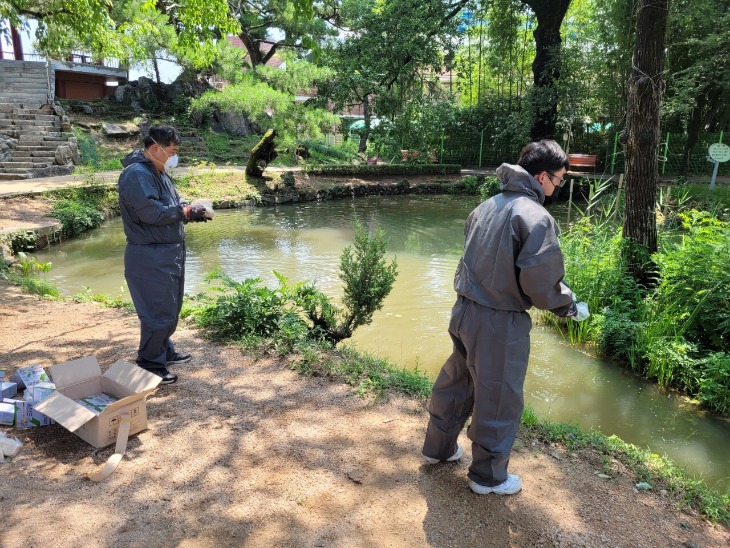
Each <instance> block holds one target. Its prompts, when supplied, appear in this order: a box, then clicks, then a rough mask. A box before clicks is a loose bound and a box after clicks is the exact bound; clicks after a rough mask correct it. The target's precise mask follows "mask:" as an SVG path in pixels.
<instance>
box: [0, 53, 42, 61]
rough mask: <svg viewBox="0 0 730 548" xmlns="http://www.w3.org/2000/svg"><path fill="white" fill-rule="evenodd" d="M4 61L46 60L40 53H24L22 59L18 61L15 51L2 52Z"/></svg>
mask: <svg viewBox="0 0 730 548" xmlns="http://www.w3.org/2000/svg"><path fill="white" fill-rule="evenodd" d="M2 60H3V61H40V62H45V61H46V58H45V56H44V55H41V54H39V53H24V54H23V58H22V59H16V58H15V52H14V51H3V52H2Z"/></svg>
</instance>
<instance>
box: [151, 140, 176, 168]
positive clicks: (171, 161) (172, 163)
mask: <svg viewBox="0 0 730 548" xmlns="http://www.w3.org/2000/svg"><path fill="white" fill-rule="evenodd" d="M152 142H154V143H155V144H156V145H157V146H158V147H160V150H161V151H162V153H163V154H164V155H165V156H167V160H165V169H172V168H174V167H177V162H178V160H179V158H178V156H177V154H175V155H173V156H170V155H168V154H167V152H165V149H164V148H162V145H161V144H160V143H158V142H157V141H155V140H154V139H152Z"/></svg>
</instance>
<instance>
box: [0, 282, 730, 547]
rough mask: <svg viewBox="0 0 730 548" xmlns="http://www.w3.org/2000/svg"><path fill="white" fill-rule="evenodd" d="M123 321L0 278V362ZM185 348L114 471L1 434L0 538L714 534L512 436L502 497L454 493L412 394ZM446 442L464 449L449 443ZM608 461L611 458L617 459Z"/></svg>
mask: <svg viewBox="0 0 730 548" xmlns="http://www.w3.org/2000/svg"><path fill="white" fill-rule="evenodd" d="M137 330H138V324H137V319H136V317H135V316H134V315H129V314H126V313H124V312H122V311H119V310H110V309H103V308H100V307H99V306H98V305H96V304H77V303H59V302H53V301H44V300H39V299H36V298H35V297H31V296H28V295H23V294H21V293H19V292H18V291H17V290H16V289H15V288H11V287H8V286H6V285H0V368H4V369H9V370H13V369H14V368H16V367H19V366H23V365H28V364H32V363H39V364H41V365H43V366H48V365H52V364H54V363H58V362H61V361H64V360H68V359H74V358H78V357H81V356H84V355H87V354H91V353H94V354H96V355H97V357H98V359H99V362H100V363H101V364H102V368H105V367H107V366H108V365H110V364H111V363H113V362H114V361H115V360H117V359H119V358H123V359H127V360H130V361H131V360H132V359H133V358H134V354H135V349H136V343H137V333H138V331H137ZM176 340H177V342H178V346H179V347H180V348H182V349H185V350H189V351H191V352H193V353H194V359H193V360H192V361H191V362H188V363H186V364H183V365H180V366H177V367H175V371H176V372H177V373H178V374H179V376H180V380H179V381H178V382H177V383H176V384H173V385H170V386H166V387H161V388H159V389H158V390H157V392H156V393H155V394H153V395H152V396H151V397H149V399H148V413H149V417H150V420H149V430H147V431H145V432H143V433H141V434H139V435H137V436H134V437H132V438H131V439H130V441H129V445H128V450H127V453H126V456H125V457H124V459H123V461H122V463H121V465H120V467H119V469H118V470H117V471H116V472H115V473H114V474H113V475H112V476H111V477H110V478H109V479H107V480H105V481H104V482H102V483H99V484H94V483H91V482H89V481H88V480H86V479H84V474H85V473H86V472H90V471H94V470H96V469H97V468H98V467H99V466H100V465H101V463H103V462H104V461H105V460H106V458H108V456H109V455H110V454H111V453H112V452H113V451H112V449H111V448H106V449H101V450H95V449H93V448H92V447H91V446H90V445H88V444H86V443H85V442H83V441H81V440H80V439H79V438H77V437H76V436H75V435H73V434H72V433H70V432H68V431H66V430H65V429H64V428H62V427H61V426H58V425H55V426H49V427H42V428H35V429H27V430H22V431H19V430H13V429H10V428H5V427H2V429H3V431H5V432H7V433H8V434H10V435H17V436H19V437H20V439H21V440H22V441H23V444H24V446H23V449H22V450H21V452H20V454H19V455H18V456H17V457H16V458H14V459H13V460H12V461H7V462H5V463H4V464H3V465H2V466H1V467H0V475H2V481H1V482H0V515H2V523H1V524H0V546H3V547H16V546H18V547H20V546H79V547H80V546H84V547H94V546H140V547H141V546H262V547H269V546H317V547H348V548H349V547H357V546H363V547H365V546H367V547H369V546H372V547H381V546H438V547H442V546H455V547H457V546H458V547H463V546H494V547H507V546H510V547H512V546H513V547H527V546H560V547H565V546H591V547H592V546H596V547H599V546H627V547H629V546H630V547H644V546H645V547H652V548H654V547H658V546H662V547H663V546H678V547H680V546H699V547H715V546H716V547H724V546H728V544H730V533H729V532H728V530H727V529H726V528H724V527H720V526H714V527H713V526H711V525H709V524H707V523H706V522H703V521H700V520H698V519H696V517H694V516H692V515H688V514H683V513H680V512H678V511H677V510H675V509H674V506H673V504H672V502H671V501H670V500H669V498H668V497H667V496H666V495H665V496H662V495H660V494H658V493H654V492H641V493H638V492H635V491H634V490H633V484H634V481H633V478H632V477H630V475H628V474H626V473H621V472H620V471H619V473H618V474H617V476H616V477H615V478H614V479H611V480H603V479H600V478H599V477H598V476H597V475H596V474H595V472H596V471H597V470H598V469H599V468H600V461H599V462H596V463H595V464H591V455H586V454H583V455H580V454H575V455H569V454H567V453H565V452H564V451H563V449H561V448H559V447H546V446H544V445H543V444H541V443H538V442H536V441H534V440H530V439H526V438H525V437H523V436H521V437H520V438H519V439H518V442H517V446H516V449H517V450H516V452H515V453H514V456H513V459H512V464H511V468H512V470H513V471H514V472H517V473H519V474H521V475H522V478H523V482H524V489H523V491H522V493H520V494H518V495H515V496H512V497H497V496H495V495H489V496H482V497H480V496H478V495H475V494H473V493H471V491H469V489H468V486H467V482H466V478H465V476H466V471H467V468H468V465H469V461H470V451H469V450H468V449H467V451H466V453H465V455H464V458H463V459H462V461H461V462H460V463H458V464H449V465H437V466H428V465H425V464H424V463H423V461H422V459H421V458H420V455H419V452H420V445H421V442H422V436H423V431H424V428H425V425H426V421H427V415H426V413H425V411H424V409H423V407H424V406H423V404H422V403H417V402H414V401H411V400H408V399H404V398H399V397H393V398H391V399H390V400H389V401H388V402H386V403H377V404H376V403H373V402H370V401H368V400H365V399H362V398H360V397H358V396H355V395H353V394H352V393H351V391H350V390H349V389H348V388H347V387H346V386H343V385H340V384H338V383H335V382H331V381H328V380H326V379H323V378H304V377H301V376H299V375H298V374H296V373H294V372H292V371H291V370H290V369H289V368H288V367H287V364H286V363H285V362H283V361H280V360H276V359H263V360H259V361H256V360H253V359H251V358H250V357H248V356H246V355H244V354H243V353H242V352H241V351H240V350H238V349H236V348H230V347H229V348H225V347H219V346H216V345H213V344H211V343H209V342H207V341H205V340H203V339H202V338H201V337H200V336H199V333H198V332H197V331H196V330H195V329H193V328H191V327H189V326H181V328H180V330H179V332H178V334H177V337H176ZM460 441H461V443H462V444H465V445H466V447H467V448H468V447H469V444H468V440H467V439H466V438H465V436H462V439H461V440H460ZM619 470H620V468H619Z"/></svg>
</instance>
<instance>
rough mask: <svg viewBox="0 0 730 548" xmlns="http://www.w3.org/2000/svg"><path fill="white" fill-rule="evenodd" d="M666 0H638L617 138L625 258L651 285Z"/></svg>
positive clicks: (632, 270) (642, 280)
mask: <svg viewBox="0 0 730 548" xmlns="http://www.w3.org/2000/svg"><path fill="white" fill-rule="evenodd" d="M669 2H670V0H639V2H638V4H637V16H636V46H635V48H634V57H633V63H632V70H631V76H630V77H629V83H628V84H629V86H628V87H629V94H628V98H629V99H628V105H627V110H626V128H625V129H624V131H623V135H622V137H621V141H622V145H623V147H624V154H625V158H626V204H625V209H624V226H623V236H624V238H626V239H627V240H628V245H627V246H626V247H625V248H624V249H625V254H624V257H625V259H626V261H627V265H628V267H629V271H630V273H631V274H632V275H633V276H634V278H635V279H636V280H637V281H638V282H639V283H642V284H644V285H650V284H651V280H652V274H653V270H654V269H653V267H652V265H651V262H650V261H649V256H650V254H651V253H654V252H655V251H656V250H657V229H656V216H655V213H654V208H655V206H656V192H657V180H658V178H659V164H658V155H659V122H660V112H659V109H660V106H661V98H662V92H663V87H664V81H663V78H662V63H663V61H664V43H665V37H666V31H667V19H668V14H669Z"/></svg>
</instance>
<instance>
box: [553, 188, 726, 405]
mask: <svg viewBox="0 0 730 548" xmlns="http://www.w3.org/2000/svg"><path fill="white" fill-rule="evenodd" d="M597 200H598V199H597ZM605 202H606V203H612V202H613V199H612V198H610V197H609V198H608V199H607V200H605ZM596 203H597V201H594V202H592V204H596ZM588 209H589V210H590V211H592V212H593V213H594V217H584V218H582V219H581V220H579V221H578V222H577V223H575V224H574V225H573V226H572V227H571V228H570V229H569V230H568V231H566V232H564V233H563V235H562V236H561V246H562V248H563V253H564V255H565V264H566V282H567V283H568V284H569V285H570V286H571V288H572V289H573V290H574V291H575V293H576V294H577V295H578V296H579V298H580V299H581V300H584V301H586V302H588V305H589V308H590V310H591V311H592V312H593V315H592V316H591V317H590V318H589V319H588V320H586V321H585V322H581V323H576V322H572V321H567V322H566V321H564V320H559V319H555V318H554V316H552V315H544V316H543V317H545V318H546V319H547V321H549V322H552V323H553V324H554V325H556V326H558V327H559V328H560V329H561V330H564V331H565V332H566V334H567V337H568V338H569V339H570V340H571V341H572V342H575V343H584V342H588V341H593V342H594V343H595V345H596V347H597V349H598V350H599V351H600V352H601V353H603V354H605V355H607V356H610V357H612V358H613V359H615V360H617V361H619V362H622V363H625V364H628V365H629V366H630V367H631V369H632V370H633V371H635V372H636V373H637V374H640V375H642V376H644V377H646V378H648V379H652V380H656V381H657V382H658V383H659V384H660V385H661V386H672V387H675V388H677V389H680V390H683V391H685V392H686V393H688V394H689V395H691V396H696V397H697V398H698V400H699V401H700V403H701V404H702V405H704V406H706V407H708V408H710V409H713V410H714V411H716V412H719V413H727V412H728V405H727V397H725V396H724V393H723V389H724V388H723V387H725V386H726V377H725V376H724V375H725V374H726V372H727V365H726V364H727V362H726V359H725V358H724V357H723V356H726V355H727V354H728V346H730V342H729V340H730V310H729V309H728V307H727V302H730V294H729V292H730V262H729V261H730V248H729V247H728V246H730V225H728V223H726V222H723V221H720V220H718V219H717V218H715V217H712V216H710V215H708V214H707V213H701V212H697V211H688V212H685V213H680V214H679V215H678V216H677V218H678V219H680V220H681V222H682V226H681V227H680V228H679V229H671V225H668V226H667V227H666V228H665V230H664V231H662V232H661V233H660V235H661V237H660V241H659V243H660V245H659V251H658V252H657V253H656V254H654V255H653V256H652V257H651V259H652V260H653V261H654V263H655V265H656V269H657V279H658V284H657V285H656V287H654V288H653V289H647V288H643V287H639V286H637V285H636V283H635V282H634V280H633V279H632V278H631V276H629V275H628V274H627V267H626V264H625V263H624V262H623V260H622V247H623V246H624V245H625V243H624V240H623V239H621V237H620V229H617V228H616V227H615V226H613V225H612V224H611V223H610V222H609V221H608V219H605V220H604V221H603V222H602V223H600V224H595V223H594V219H595V218H601V215H600V214H599V211H600V207H598V206H595V207H591V206H589V208H588ZM606 211H608V212H610V208H609V209H608V210H606ZM608 215H609V217H610V213H609V214H608ZM672 215H674V214H672ZM670 229H671V230H670Z"/></svg>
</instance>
